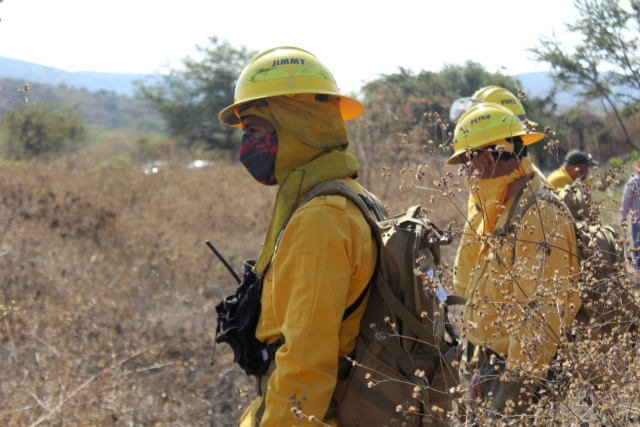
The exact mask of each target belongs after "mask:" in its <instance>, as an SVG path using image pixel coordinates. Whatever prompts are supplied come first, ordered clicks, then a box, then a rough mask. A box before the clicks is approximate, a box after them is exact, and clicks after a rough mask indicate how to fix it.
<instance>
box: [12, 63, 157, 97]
mask: <svg viewBox="0 0 640 427" xmlns="http://www.w3.org/2000/svg"><path fill="white" fill-rule="evenodd" d="M148 77H153V75H148V74H119V73H101V72H94V71H76V72H71V71H64V70H60V69H58V68H53V67H47V66H44V65H39V64H34V63H33V62H27V61H20V60H17V59H10V58H4V57H1V56H0V78H6V79H14V80H23V81H24V82H25V83H41V84H48V85H52V86H60V85H63V86H66V87H69V88H75V89H86V90H88V91H89V92H98V91H101V90H104V91H107V92H114V93H116V94H118V95H124V96H129V97H131V96H133V93H134V86H133V82H135V81H137V80H143V79H146V78H148Z"/></svg>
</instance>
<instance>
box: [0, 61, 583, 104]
mask: <svg viewBox="0 0 640 427" xmlns="http://www.w3.org/2000/svg"><path fill="white" fill-rule="evenodd" d="M154 77H156V78H157V77H158V75H152V74H119V73H101V72H94V71H76V72H71V71H64V70H60V69H57V68H53V67H47V66H44V65H39V64H35V63H32V62H27V61H20V60H17V59H10V58H5V57H1V56H0V78H8V79H14V80H24V82H25V83H41V84H48V85H53V86H59V85H64V86H66V87H69V88H75V89H86V90H88V91H89V92H98V91H101V90H103V91H107V92H114V93H116V94H118V95H124V96H133V94H134V85H133V82H135V81H138V80H146V79H149V78H154ZM513 77H516V78H518V79H520V81H521V82H522V86H523V88H522V89H523V90H524V91H525V92H526V94H527V96H528V97H532V98H533V97H542V96H545V95H546V94H548V93H549V92H550V91H551V89H552V88H553V79H552V78H551V74H550V73H549V72H548V71H540V72H535V73H524V74H518V75H516V76H513ZM565 98H566V99H565ZM570 100H571V97H569V96H568V94H560V96H559V97H558V101H559V102H560V103H565V101H570Z"/></svg>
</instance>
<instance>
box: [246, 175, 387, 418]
mask: <svg viewBox="0 0 640 427" xmlns="http://www.w3.org/2000/svg"><path fill="white" fill-rule="evenodd" d="M339 181H341V182H343V183H345V184H347V185H348V186H349V187H350V188H352V189H353V190H355V191H356V192H357V193H359V194H362V188H361V187H360V185H359V184H357V183H356V182H355V181H354V180H352V179H340V180H339ZM376 260H377V247H376V243H375V239H374V237H373V235H372V232H371V227H370V226H369V224H368V223H367V221H366V220H365V219H364V217H363V215H362V213H361V212H360V210H359V209H358V207H357V206H356V205H355V204H354V203H353V202H351V201H350V200H347V199H346V198H345V197H342V196H319V197H316V198H314V199H312V200H310V201H309V202H307V203H306V204H305V205H304V206H302V207H301V208H300V209H298V210H297V211H295V213H294V214H293V216H292V218H291V220H290V221H289V223H288V225H287V227H286V228H285V230H284V232H283V234H282V236H281V239H280V241H279V245H278V247H277V249H276V253H275V255H274V257H273V260H272V262H271V264H270V266H269V268H268V269H267V271H266V274H265V280H264V289H263V293H262V299H261V303H262V313H261V315H260V321H259V324H258V328H257V331H256V337H257V338H258V339H260V340H261V341H263V342H266V343H272V342H274V341H276V340H278V339H279V338H281V336H283V337H284V345H283V346H282V347H280V349H279V350H278V351H277V353H276V358H275V364H276V369H275V371H274V372H273V374H272V375H271V377H270V378H269V382H268V390H267V393H266V396H262V397H258V398H257V399H256V400H255V401H254V402H253V403H252V405H251V406H250V407H249V408H248V410H247V411H246V412H245V414H244V415H243V417H242V420H241V422H240V426H241V427H254V426H257V425H260V426H262V427H283V426H293V425H297V420H296V419H295V418H294V417H293V415H292V413H291V408H292V407H293V404H292V400H291V397H290V396H292V395H295V396H296V398H297V399H298V400H300V401H301V402H302V409H303V413H304V414H305V415H314V416H315V417H317V418H318V419H322V418H323V417H324V415H325V413H326V411H327V408H328V407H329V403H330V401H331V396H332V394H333V390H334V388H335V385H336V381H337V371H338V357H340V356H346V355H349V354H350V353H351V352H352V351H353V349H354V348H355V339H356V336H357V335H358V331H359V326H360V319H361V318H362V314H363V313H364V309H365V306H366V299H365V301H364V302H363V303H362V304H360V306H359V308H358V309H357V310H356V311H355V312H354V313H353V314H352V315H351V316H350V317H349V318H347V319H346V320H345V321H344V322H343V321H342V316H343V314H344V311H345V309H346V308H347V307H349V306H350V305H351V304H352V303H353V302H354V301H355V300H356V299H357V298H358V297H359V296H360V294H361V293H362V292H363V290H364V289H365V288H366V286H367V284H368V283H369V280H370V278H371V276H372V275H373V271H374V268H375V264H376ZM302 396H305V397H306V399H305V400H304V401H303V400H302ZM256 414H257V415H256ZM302 422H306V421H302ZM329 424H330V425H337V424H336V423H335V421H330V422H329Z"/></svg>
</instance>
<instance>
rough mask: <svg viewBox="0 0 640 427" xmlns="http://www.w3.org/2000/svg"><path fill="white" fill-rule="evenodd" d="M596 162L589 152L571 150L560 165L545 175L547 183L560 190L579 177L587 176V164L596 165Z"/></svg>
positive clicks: (583, 178)
mask: <svg viewBox="0 0 640 427" xmlns="http://www.w3.org/2000/svg"><path fill="white" fill-rule="evenodd" d="M597 165H598V162H597V161H595V160H594V159H593V157H592V156H591V154H584V153H583V152H582V151H580V150H571V151H569V152H568V153H567V155H566V156H565V157H564V162H563V163H562V166H560V167H559V168H558V169H556V170H554V171H553V172H551V173H550V174H549V176H548V177H547V181H548V182H549V184H551V185H553V186H554V187H555V188H556V190H561V189H563V188H564V187H566V186H567V185H569V184H571V183H573V182H575V180H576V179H578V178H580V179H581V180H582V181H585V180H586V179H587V177H588V176H589V166H597Z"/></svg>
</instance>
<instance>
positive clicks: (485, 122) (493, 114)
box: [447, 102, 544, 165]
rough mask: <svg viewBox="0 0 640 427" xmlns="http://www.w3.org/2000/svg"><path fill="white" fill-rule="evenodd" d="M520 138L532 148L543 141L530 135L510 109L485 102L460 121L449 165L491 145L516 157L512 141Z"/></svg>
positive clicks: (465, 114) (541, 137) (467, 113)
mask: <svg viewBox="0 0 640 427" xmlns="http://www.w3.org/2000/svg"><path fill="white" fill-rule="evenodd" d="M515 136H519V137H520V138H522V142H523V143H524V145H531V144H533V143H536V142H538V141H540V140H541V139H543V138H544V135H543V134H541V133H538V132H530V131H527V129H526V128H525V126H524V124H523V123H522V122H521V121H520V119H519V118H518V117H517V116H516V115H515V113H513V112H512V111H511V110H510V109H508V108H506V107H503V106H502V105H499V104H494V103H489V102H483V103H480V104H476V105H474V106H472V107H471V108H470V109H469V110H468V111H466V112H464V113H463V114H462V116H460V118H459V119H458V122H457V124H456V130H455V133H454V139H453V154H452V155H451V157H449V160H447V164H448V165H456V164H458V163H460V159H459V156H460V155H462V154H465V153H467V152H470V151H474V150H478V149H480V148H484V147H489V146H492V145H500V146H503V147H504V150H505V151H506V152H510V153H513V151H514V145H513V143H512V142H510V138H512V137H515Z"/></svg>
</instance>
